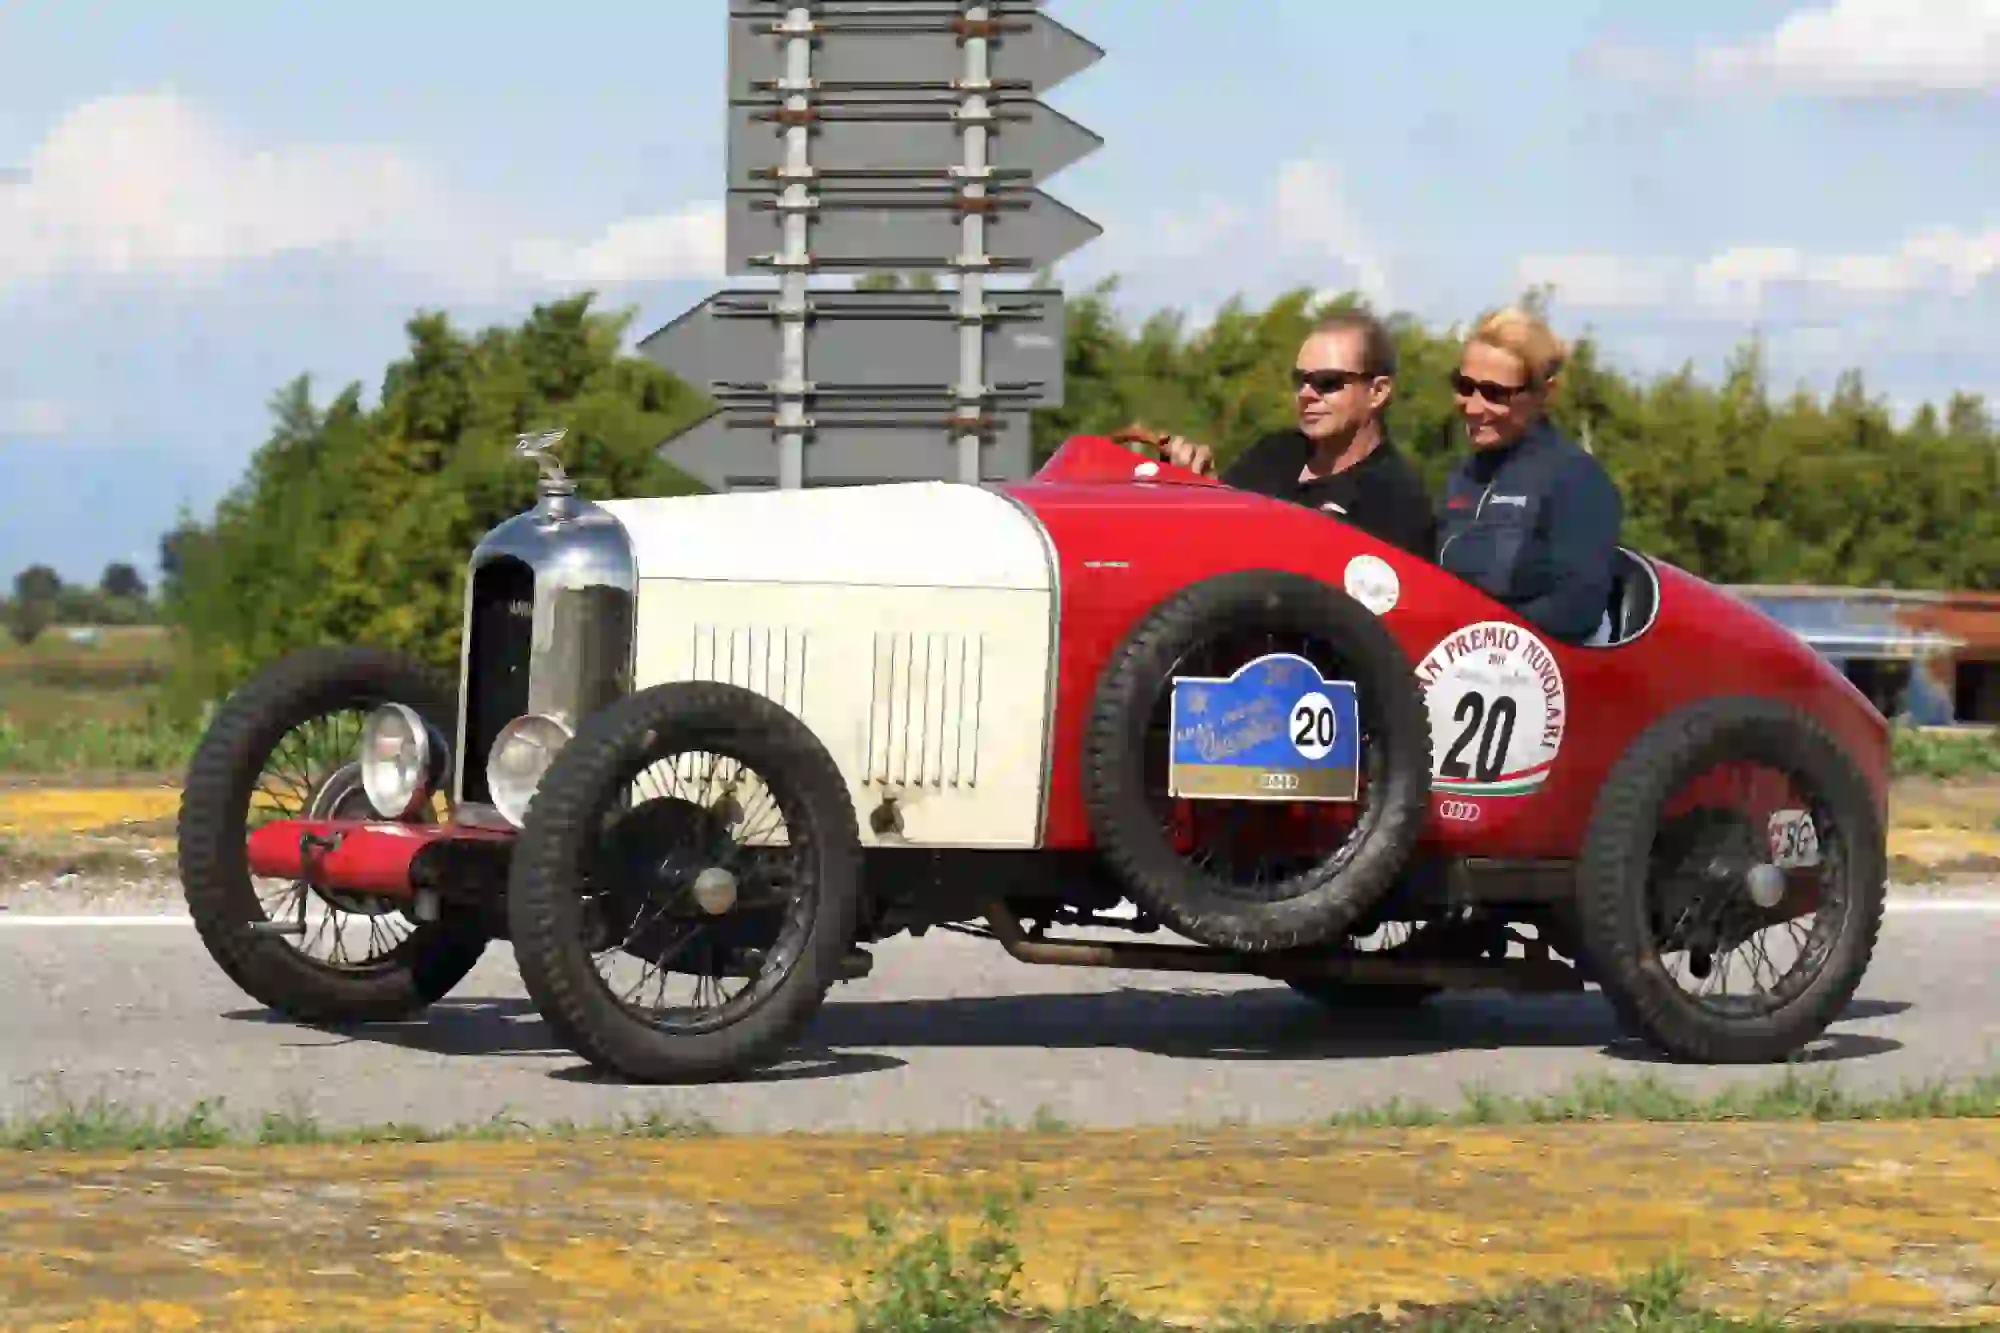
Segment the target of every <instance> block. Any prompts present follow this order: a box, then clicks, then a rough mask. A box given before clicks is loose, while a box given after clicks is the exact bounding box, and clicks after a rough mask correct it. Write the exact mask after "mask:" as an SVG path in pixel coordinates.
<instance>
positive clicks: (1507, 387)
mask: <svg viewBox="0 0 2000 1333" xmlns="http://www.w3.org/2000/svg"><path fill="white" fill-rule="evenodd" d="M1531 387H1532V386H1531V385H1527V384H1495V383H1494V382H1493V381H1491V380H1476V379H1473V378H1472V377H1471V376H1470V375H1462V374H1454V375H1453V376H1452V377H1451V391H1452V392H1453V393H1455V394H1457V395H1458V396H1459V397H1460V398H1470V397H1472V395H1473V394H1475V393H1476V394H1478V395H1479V396H1480V397H1481V398H1484V399H1485V400H1486V401H1487V402H1489V403H1492V404H1493V405H1494V406H1495V407H1500V406H1503V405H1505V404H1506V403H1507V402H1509V401H1510V400H1511V399H1512V398H1513V397H1514V395H1515V394H1517V393H1523V392H1526V391H1527V390H1528V389H1529V388H1531Z"/></svg>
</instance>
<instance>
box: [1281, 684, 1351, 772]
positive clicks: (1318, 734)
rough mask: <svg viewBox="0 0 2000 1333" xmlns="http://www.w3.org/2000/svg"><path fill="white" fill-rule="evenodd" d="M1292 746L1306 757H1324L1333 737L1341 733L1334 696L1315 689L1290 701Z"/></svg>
mask: <svg viewBox="0 0 2000 1333" xmlns="http://www.w3.org/2000/svg"><path fill="white" fill-rule="evenodd" d="M1290 731H1291V736H1292V748H1293V749H1294V750H1297V751H1298V752H1299V754H1300V756H1301V757H1303V758H1306V759H1324V758H1325V757H1326V756H1327V753H1328V752H1329V751H1331V750H1332V749H1333V742H1334V738H1335V737H1336V736H1338V735H1339V734H1340V723H1339V721H1338V720H1337V719H1336V718H1335V716H1334V712H1333V700H1331V699H1329V698H1327V697H1326V696H1325V695H1324V694H1321V693H1320V692H1319V691H1318V690H1314V691H1312V693H1310V694H1302V695H1300V696H1299V701H1298V702H1297V703H1295V704H1293V705H1292V718H1291V727H1290Z"/></svg>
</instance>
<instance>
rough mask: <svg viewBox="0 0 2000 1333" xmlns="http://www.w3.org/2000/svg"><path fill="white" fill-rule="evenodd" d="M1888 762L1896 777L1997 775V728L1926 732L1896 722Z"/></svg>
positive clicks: (1999, 761)
mask: <svg viewBox="0 0 2000 1333" xmlns="http://www.w3.org/2000/svg"><path fill="white" fill-rule="evenodd" d="M1890 763H1891V766H1892V767H1893V769H1894V771H1895V774H1896V776H1898V777H1925V778H1944V779H1952V778H1968V777H1984V776H1989V775H1993V774H2000V728H1965V729H1963V730H1956V729H1955V730H1951V731H1927V730H1924V729H1922V728H1920V727H1912V726H1903V725H1899V726H1898V727H1897V728H1896V729H1895V732H1894V739H1893V741H1892V743H1891V749H1890Z"/></svg>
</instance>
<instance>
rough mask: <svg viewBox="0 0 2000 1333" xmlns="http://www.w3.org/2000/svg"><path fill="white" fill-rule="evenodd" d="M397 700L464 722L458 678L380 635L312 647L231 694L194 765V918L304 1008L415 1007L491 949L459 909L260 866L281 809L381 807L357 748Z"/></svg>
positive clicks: (347, 1017)
mask: <svg viewBox="0 0 2000 1333" xmlns="http://www.w3.org/2000/svg"><path fill="white" fill-rule="evenodd" d="M391 702H393V703H401V704H404V705H406V706H408V707H410V708H412V709H414V710H415V711H416V712H417V713H418V714H419V715H421V716H422V717H423V718H424V719H425V720H426V721H428V722H430V723H431V724H432V725H433V726H434V727H436V728H438V729H439V730H440V731H441V732H444V733H446V734H449V733H450V731H451V728H452V722H453V710H452V704H451V693H450V690H449V689H448V688H447V687H446V686H444V685H443V684H442V683H441V682H440V681H438V680H437V678H436V677H435V676H433V675H432V674H431V673H430V672H428V671H426V670H424V669H423V668H421V667H420V666H417V665H416V664H413V663H411V662H409V661H406V660H404V659H403V658H400V657H398V656H396V655H394V654H388V653H382V652H377V651H374V650H372V649H352V648H350V649H314V650H311V651H307V652H303V653H299V654H296V655H294V656H291V657H288V658H285V659H284V660H282V661H280V662H278V663H276V664H275V665H273V666H271V667H269V668H267V669H266V670H265V671H263V672H262V673H260V674H259V675H257V676H256V677H254V678H253V679H252V680H250V681H249V682H248V683H247V684H245V685H244V686H243V687H242V688H241V689H239V690H238V691H237V692H236V693H235V694H234V695H232V696H231V697H230V698H229V700H228V701H227V702H226V703H225V704H224V705H223V706H222V708H221V709H220V710H219V711H218V712H217V713H216V715H215V718H214V719H213V721H212V722H211V723H210V725H209V728H208V731H207V734H206V735H205V736H204V737H203V738H202V742H201V745H200V747H199V748H198V749H197V750H196V752H195V756H194V759H193V761H192V762H191V763H190V765H189V768H188V774H187V780H186V783H185V785H184V787H183V792H182V796H181V811H180V831H179V836H180V872H181V883H182V887H183V892H184V893H185V894H186V897H187V904H188V911H189V913H190V915H191V916H192V917H193V918H194V923H195V927H196V929H197V931H198V932H199V933H200V935H201V938H202V942H203V944H204V945H205V946H206V947H207V949H208V951H209V955H210V956H211V957H212V958H214V959H215V961H216V964H217V965H218V966H219V967H220V968H221V969H222V971H223V973H224V974H225V975H226V976H228V977H229V978H230V979H231V980H232V981H234V982H235V983H236V984H237V985H238V986H240V987H242V989H243V990H244V991H245V992H246V993H247V994H249V995H250V996H251V997H252V998H254V999H256V1000H257V1001H259V1002H260V1003H262V1004H266V1005H269V1006H270V1007H271V1008H273V1009H276V1010H278V1011H279V1012H281V1013H283V1014H285V1015H287V1016H289V1017H291V1018H295V1019H298V1020H300V1021H302V1022H313V1023H340V1022H356V1021H367V1020H386V1019H396V1018H403V1017H407V1016H408V1015H410V1014H412V1013H414V1012H417V1011H419V1010H421V1009H423V1008H424V1007H426V1006H428V1005H430V1004H432V1003H434V1002H436V1001H437V1000H439V999H441V998H443V996H445V995H446V994H447V993H449V992H450V990H451V989H452V987H454V986H456V985H457V984H458V983H459V982H460V981H462V980H464V978H465V976H466V974H467V973H468V972H470V971H471V970H472V968H473V967H474V966H475V965H476V964H477V963H478V961H479V958H480V955H481V954H482V953H483V952H484V951H485V948H486V936H485V933H484V932H483V931H481V930H479V929H478V928H477V927H476V926H475V925H473V924H470V923H467V922H465V921H463V920H462V919H460V918H458V917H455V916H454V917H447V918H445V919H444V920H441V921H437V922H429V923H419V922H417V921H415V920H413V919H412V918H411V917H409V916H408V915H406V913H405V912H404V910H403V907H402V905H401V904H399V903H396V902H392V901H389V900H386V899H381V898H373V897H366V896H361V895H350V894H340V893H335V892H331V891H329V890H326V889H322V888H319V887H317V886H314V885H310V884H308V883H307V882H306V881H304V880H298V881H290V882H287V881H283V880H264V879H254V878H253V877H252V876H251V874H250V867H249V861H248V857H247V854H246V846H245V842H246V839H247V838H248V837H249V834H250V832H251V830H252V829H255V828H257V827H258V826H260V825H262V824H264V823H266V822H268V821H270V820H272V819H348V818H361V819H375V818H377V816H376V815H375V813H374V811H373V809H372V808H371V807H370V806H369V804H368V798H367V795H366V793H365V792H364V791H363V790H362V786H361V775H360V765H359V762H358V760H357V759H356V755H357V752H358V749H359V746H360V741H361V731H362V725H363V723H364V722H365V721H366V720H367V717H368V714H369V713H370V712H371V711H373V710H374V709H375V708H376V707H377V706H379V705H381V704H384V703H391ZM440 800H441V798H440ZM441 813H442V812H441V810H440V809H439V808H438V806H436V805H434V806H433V807H432V808H430V809H428V810H420V811H419V812H418V813H417V815H416V816H415V817H414V818H415V819H416V820H418V821H423V822H430V821H433V820H435V819H437V818H438V817H439V815H440V814H441Z"/></svg>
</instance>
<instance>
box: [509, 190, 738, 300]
mask: <svg viewBox="0 0 2000 1333" xmlns="http://www.w3.org/2000/svg"><path fill="white" fill-rule="evenodd" d="M723 262H724V237H723V211H722V205H721V204H697V205H695V206H694V207H692V208H689V209H687V210H685V211H683V212H680V213H670V214H660V215H655V216H652V217H640V218H626V219H623V220H622V221H619V222H614V223H613V224H611V226H609V227H608V228H606V229H605V230H604V232H603V233H602V234H600V235H599V236H598V237H597V239H596V240H594V241H591V242H589V243H587V244H584V245H574V244H570V243H566V242H562V241H548V240H533V241H523V242H521V243H519V244H518V245H516V246H515V247H514V254H513V263H514V269H515V271H516V272H519V273H522V274H525V275H529V276H532V277H535V278H539V279H542V280H544V281H548V282H559V283H583V284H588V283H613V282H662V281H668V280H672V279H679V278H719V277H721V276H722V271H723Z"/></svg>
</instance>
